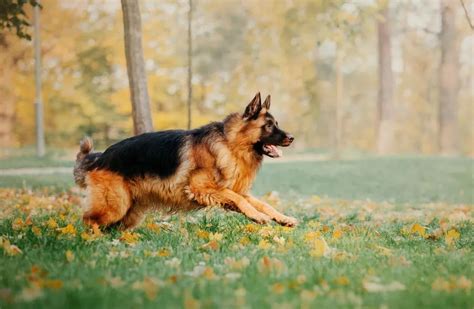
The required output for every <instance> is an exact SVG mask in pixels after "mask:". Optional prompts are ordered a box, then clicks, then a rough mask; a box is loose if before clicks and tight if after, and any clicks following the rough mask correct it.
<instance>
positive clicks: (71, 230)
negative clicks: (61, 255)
mask: <svg viewBox="0 0 474 309" xmlns="http://www.w3.org/2000/svg"><path fill="white" fill-rule="evenodd" d="M57 230H58V231H59V233H60V234H61V235H64V236H76V233H77V230H76V228H75V227H74V225H72V224H71V223H69V224H68V225H66V226H65V227H61V228H58V229H57Z"/></svg>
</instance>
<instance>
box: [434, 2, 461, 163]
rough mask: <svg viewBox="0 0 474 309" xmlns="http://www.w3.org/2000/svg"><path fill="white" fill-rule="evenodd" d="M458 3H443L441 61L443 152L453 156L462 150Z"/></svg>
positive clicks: (440, 38)
mask: <svg viewBox="0 0 474 309" xmlns="http://www.w3.org/2000/svg"><path fill="white" fill-rule="evenodd" d="M455 2H456V1H454V0H441V1H440V7H441V32H440V35H439V41H440V46H441V62H440V65H439V74H438V78H439V111H438V120H439V122H438V127H439V130H438V134H439V149H440V151H441V153H442V154H445V155H450V154H455V153H457V151H458V90H459V59H458V55H459V40H458V38H457V35H456V18H455V5H456V3H455Z"/></svg>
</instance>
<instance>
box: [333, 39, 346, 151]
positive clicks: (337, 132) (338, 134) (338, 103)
mask: <svg viewBox="0 0 474 309" xmlns="http://www.w3.org/2000/svg"><path fill="white" fill-rule="evenodd" d="M342 53H343V52H342V50H341V46H339V45H338V46H337V51H336V64H335V70H336V100H335V106H334V109H335V110H334V118H335V128H334V133H333V134H334V153H333V158H334V159H339V158H340V156H341V148H342V114H343V105H342V103H343V95H344V76H343V73H342V65H343V63H342V61H343V54H342Z"/></svg>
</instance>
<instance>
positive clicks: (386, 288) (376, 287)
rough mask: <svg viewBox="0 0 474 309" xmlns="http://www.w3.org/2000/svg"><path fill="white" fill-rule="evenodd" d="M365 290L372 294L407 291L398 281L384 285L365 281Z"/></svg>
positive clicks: (363, 284) (376, 281)
mask: <svg viewBox="0 0 474 309" xmlns="http://www.w3.org/2000/svg"><path fill="white" fill-rule="evenodd" d="M362 286H363V288H364V289H365V290H366V291H367V292H370V293H383V292H395V291H403V290H405V289H406V287H405V285H403V284H402V283H400V282H398V281H392V282H390V283H388V284H382V283H380V282H378V280H364V281H363V282H362Z"/></svg>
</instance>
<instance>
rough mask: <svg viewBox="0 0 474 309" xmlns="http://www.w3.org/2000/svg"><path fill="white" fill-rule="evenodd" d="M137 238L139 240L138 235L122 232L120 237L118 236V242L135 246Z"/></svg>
mask: <svg viewBox="0 0 474 309" xmlns="http://www.w3.org/2000/svg"><path fill="white" fill-rule="evenodd" d="M139 238H140V234H138V233H133V232H129V231H125V232H122V235H121V236H120V241H122V242H124V243H126V244H128V245H135V244H136V243H137V241H138V239H139Z"/></svg>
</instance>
